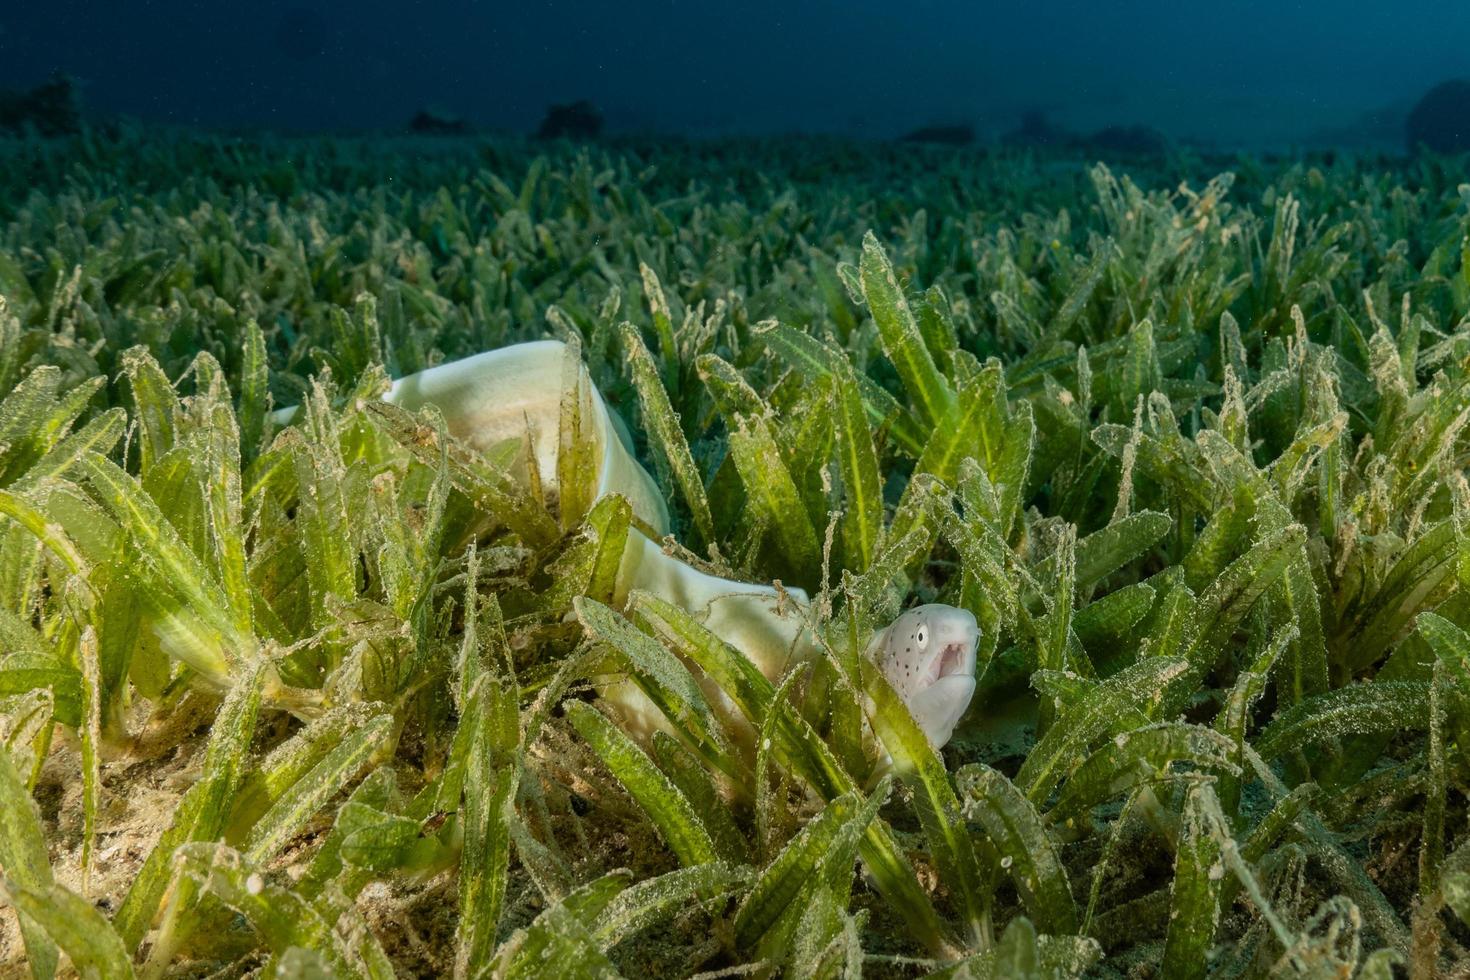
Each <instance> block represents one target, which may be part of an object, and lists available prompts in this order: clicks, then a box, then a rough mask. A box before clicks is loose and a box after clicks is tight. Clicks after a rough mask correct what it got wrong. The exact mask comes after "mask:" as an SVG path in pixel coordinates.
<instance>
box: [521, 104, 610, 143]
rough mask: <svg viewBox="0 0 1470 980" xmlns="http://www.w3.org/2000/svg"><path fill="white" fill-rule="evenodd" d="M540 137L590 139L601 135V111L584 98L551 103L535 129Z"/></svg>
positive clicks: (545, 138) (548, 138)
mask: <svg viewBox="0 0 1470 980" xmlns="http://www.w3.org/2000/svg"><path fill="white" fill-rule="evenodd" d="M536 135H537V137H539V138H540V139H544V140H554V139H572V140H591V139H596V138H597V137H598V136H600V135H602V113H601V112H600V111H598V108H597V106H595V105H593V104H592V103H591V102H588V101H587V100H586V99H579V100H578V101H576V102H569V103H567V104H565V105H553V106H551V107H550V108H548V109H547V110H546V116H545V118H543V119H542V120H541V126H540V128H539V129H537V130H536Z"/></svg>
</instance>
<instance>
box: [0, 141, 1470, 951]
mask: <svg viewBox="0 0 1470 980" xmlns="http://www.w3.org/2000/svg"><path fill="white" fill-rule="evenodd" d="M1464 173H1465V171H1464V170H1463V168H1462V167H1457V165H1456V163H1455V161H1452V160H1437V159H1434V158H1423V159H1420V160H1418V161H1415V162H1406V161H1374V160H1362V159H1352V158H1348V157H1344V156H1339V157H1337V158H1335V159H1327V158H1323V159H1320V160H1317V161H1315V162H1314V161H1303V160H1286V161H1272V160H1260V159H1249V158H1238V159H1237V158H1228V159H1227V158H1220V159H1203V158H1200V157H1197V156H1191V155H1188V154H1182V155H1179V156H1176V157H1172V158H1170V159H1169V160H1167V161H1153V162H1148V161H1140V162H1137V163H1135V164H1132V165H1126V166H1125V165H1116V166H1114V167H1112V168H1109V167H1106V166H1102V165H1094V164H1090V163H1088V162H1087V161H1080V160H1071V159H1066V158H1061V157H1044V156H1035V155H1024V154H1015V153H1009V152H1001V151H990V152H986V151H981V150H955V149H948V148H932V147H929V148H926V147H918V146H884V145H858V144H851V143H843V142H824V141H819V140H796V139H792V140H773V141H766V142H760V141H750V142H743V143H711V144H699V143H678V142H673V143H667V144H658V143H652V142H637V141H632V142H610V143H605V144H601V145H598V146H593V147H577V146H573V145H570V144H561V143H540V144H532V143H526V142H520V141H515V140H489V139H483V140H482V139H453V140H439V141H434V140H425V141H423V142H413V141H406V140H405V141H389V142H384V141H381V140H375V141H366V140H364V141H354V140H351V139H335V140H327V139H297V140H287V139H275V138H270V139H266V138H249V139H246V138H227V137H223V136H210V135H201V134H197V133H194V134H191V133H185V132H155V131H151V130H150V131H123V132H121V133H118V134H113V135H110V136H105V137H104V136H101V135H96V134H93V135H87V136H83V137H79V138H76V139H74V140H58V141H39V140H16V141H10V142H4V143H0V296H3V298H4V306H3V308H0V975H4V976H16V977H20V976H34V977H38V978H46V977H51V976H53V975H76V974H80V975H82V976H88V977H91V976H96V977H105V978H117V977H134V976H138V977H147V978H161V977H206V976H218V977H230V976H240V975H252V976H281V977H301V978H304V977H322V976H340V977H371V978H378V977H387V976H392V975H401V976H439V975H456V976H460V977H476V976H516V977H529V976H557V977H560V976H587V977H592V976H598V977H601V976H613V975H616V974H623V975H628V976H634V977H638V976H687V975H695V974H702V975H705V976H747V975H751V976H762V975H775V974H780V975H785V976H793V977H837V976H842V977H856V976H860V975H867V976H875V977H890V976H891V977H919V976H936V977H976V978H986V977H1006V978H1012V977H1016V978H1019V977H1027V978H1030V977H1035V978H1042V977H1046V978H1051V977H1073V976H1099V977H1137V978H1150V977H1167V978H1191V977H1203V976H1211V977H1226V978H1236V977H1240V978H1245V977H1314V978H1326V977H1362V978H1375V980H1386V978H1390V977H1405V976H1407V977H1414V978H1429V977H1435V976H1463V975H1466V973H1467V972H1470V954H1467V948H1470V925H1467V923H1470V846H1466V845H1465V843H1464V842H1465V841H1466V839H1467V836H1470V825H1467V824H1470V821H1467V796H1466V793H1467V787H1470V759H1467V755H1466V749H1467V748H1470V633H1467V630H1470V482H1467V480H1466V476H1465V468H1466V465H1467V460H1470V457H1467V454H1470V432H1467V430H1466V422H1467V420H1470V238H1467V235H1470V184H1462V183H1461V181H1462V180H1464V179H1465V177H1464ZM547 337H551V338H558V339H561V340H564V341H567V342H568V343H573V344H575V345H576V347H577V348H578V349H579V350H580V352H581V355H582V357H583V358H584V359H585V361H586V363H587V365H588V367H589V369H590V371H591V374H592V377H593V378H594V380H595V381H596V383H597V385H598V387H599V388H600V389H601V391H602V392H603V393H604V395H605V397H606V399H607V401H608V403H609V404H610V405H611V406H613V408H614V409H615V410H616V411H617V412H618V413H619V414H620V415H621V416H622V417H623V418H624V419H625V420H626V421H627V422H628V423H629V429H630V431H631V432H632V433H633V435H634V438H635V441H636V443H637V447H636V448H637V451H638V455H639V456H640V458H641V459H642V460H643V462H644V463H645V465H646V466H648V467H649V469H650V470H651V471H652V472H653V473H654V474H655V475H656V478H657V480H658V482H659V485H660V487H661V488H662V490H663V492H664V494H665V495H666V497H667V499H668V501H669V503H670V506H671V508H672V510H673V513H674V523H675V526H676V530H677V534H676V538H677V541H676V542H675V541H671V542H670V543H669V545H668V547H670V548H674V549H678V550H679V553H680V554H682V555H684V556H685V557H686V558H687V560H689V561H691V562H693V563H696V564H698V565H699V566H700V567H704V568H708V569H710V570H712V571H714V572H716V573H718V574H721V575H724V576H727V577H732V578H742V579H747V580H750V581H766V582H769V581H771V580H773V579H780V580H781V581H782V582H783V583H785V584H787V585H797V586H801V587H802V588H804V589H806V590H808V591H809V592H810V594H811V595H812V596H813V599H814V601H813V603H812V604H811V607H810V616H811V624H810V625H811V627H812V629H813V631H814V633H815V635H817V636H818V637H819V638H820V639H821V641H822V643H821V646H822V649H823V654H822V655H821V656H820V657H818V658H817V659H816V660H815V661H814V662H811V663H807V664H804V665H801V666H800V667H799V668H797V669H794V670H793V671H791V672H790V673H789V674H788V675H787V676H786V677H784V678H782V679H780V680H779V681H777V682H775V683H771V682H768V681H767V680H766V679H765V678H764V677H763V676H761V675H760V674H759V673H758V672H755V671H753V670H752V669H751V668H750V666H749V664H748V663H746V662H744V661H743V660H742V658H741V657H740V656H739V654H738V653H736V652H734V651H733V650H732V649H731V648H730V647H729V646H727V645H726V644H725V643H724V642H723V641H722V639H721V638H720V637H718V636H715V635H712V634H711V633H710V632H708V631H707V630H705V629H704V628H703V627H702V626H701V624H700V623H699V622H698V621H697V620H696V619H695V618H693V617H691V616H689V615H688V614H687V613H686V612H685V611H683V610H680V609H678V608H676V607H673V606H670V605H668V604H662V605H661V604H659V603H657V602H655V601H652V600H648V599H646V597H639V596H636V595H635V597H634V598H633V600H632V601H630V602H629V603H628V604H627V605H626V606H623V605H621V604H620V603H617V602H615V601H614V599H613V585H612V580H611V575H612V573H613V571H615V569H616V567H617V559H618V556H619V554H620V553H621V549H622V547H623V544H624V542H625V541H626V540H627V538H628V533H629V520H630V518H629V516H628V510H627V508H626V506H619V504H620V499H619V498H608V499H607V500H605V501H601V502H599V503H598V505H597V506H593V507H591V508H590V509H585V508H584V510H585V515H584V514H581V513H577V512H575V511H574V510H573V509H571V508H565V509H563V508H561V507H559V506H557V505H556V504H557V501H554V500H553V501H548V497H547V495H546V494H545V493H543V492H542V490H541V488H540V487H538V486H537V485H536V484H535V482H534V481H533V482H531V483H530V484H529V485H528V484H527V483H526V482H525V481H517V480H515V479H513V478H512V473H513V470H514V469H515V467H516V466H517V465H518V457H520V456H521V454H522V450H523V447H522V446H521V445H518V444H510V445H508V446H507V447H505V452H503V453H498V454H495V453H492V454H488V455H480V454H477V453H474V452H472V451H469V450H467V449H466V448H465V447H464V446H463V445H460V444H459V443H457V442H456V441H455V440H454V439H453V438H451V437H450V436H449V435H448V434H447V432H446V429H445V426H444V421H443V419H442V417H440V416H438V415H436V414H435V413H433V412H432V411H431V412H426V413H419V414H410V413H407V412H405V411H402V410H394V409H392V407H391V406H387V405H385V404H383V403H381V402H379V401H378V400H377V399H376V397H375V396H376V395H378V394H379V393H380V392H381V391H382V390H383V389H384V388H385V386H386V384H387V381H388V379H389V378H390V377H396V376H400V375H403V374H406V373H409V372H412V371H416V370H420V369H422V368H425V367H428V366H430V365H433V364H436V363H440V362H442V361H445V360H448V359H452V358H456V357H461V356H464V355H467V354H471V353H475V352H478V351H482V350H488V349H491V348H495V347H500V346H503V345H506V344H511V343H515V342H519V341H524V340H530V339H537V338H547ZM294 404H301V405H304V406H305V409H306V410H305V412H304V413H302V414H303V415H304V420H303V421H301V422H299V423H298V424H295V425H292V426H289V427H284V428H283V427H282V426H280V425H279V424H277V423H276V422H275V421H274V419H273V416H272V414H271V412H272V409H273V408H279V407H282V406H286V405H294ZM564 421H565V420H564ZM561 437H562V438H563V440H564V445H566V446H569V447H570V448H572V449H575V445H574V443H575V440H576V438H577V426H576V425H575V420H572V421H571V422H568V423H567V424H565V425H564V426H563V431H562V433H561ZM567 458H571V459H575V458H577V456H576V453H575V452H571V453H568V454H567ZM520 462H521V463H523V462H524V460H523V459H522V460H521V461H520ZM575 477H576V474H574V473H570V472H569V473H568V474H567V482H569V483H570V482H573V481H575ZM565 497H566V493H565V492H564V493H563V499H565ZM920 602H947V603H950V604H952V605H957V606H961V607H964V608H966V609H968V610H970V611H971V612H973V613H974V614H975V616H976V618H977V620H978V622H979V624H980V627H981V640H980V647H979V657H978V660H979V667H978V672H979V674H980V680H979V686H978V689H977V692H976V695H975V698H974V701H973V703H972V705H971V708H970V711H969V713H968V715H967V717H966V719H965V721H964V722H963V723H962V724H961V726H960V728H959V730H958V732H957V733H956V736H955V738H954V739H953V740H952V741H951V742H949V743H948V744H947V745H946V746H944V748H943V749H942V751H938V752H936V751H935V750H934V749H932V748H931V747H930V745H929V743H928V742H927V741H926V740H925V739H924V738H923V736H922V734H920V733H919V732H918V730H917V729H916V728H915V726H914V724H913V722H912V720H911V719H909V718H908V717H907V713H906V712H905V711H904V710H903V708H902V705H901V704H899V705H898V706H897V710H896V711H895V702H894V700H893V698H892V696H891V692H889V696H883V695H884V692H883V691H881V690H877V689H876V687H877V686H882V687H884V688H886V683H887V682H886V681H884V680H883V679H882V677H881V676H880V675H877V674H875V673H874V671H872V670H871V669H866V668H864V666H863V664H862V663H861V662H860V658H858V657H855V656H854V655H853V653H854V651H858V650H861V649H862V646H863V643H864V641H865V638H866V637H867V636H869V635H871V633H872V632H873V630H874V629H875V628H878V627H881V626H882V625H883V624H885V623H887V622H889V621H891V620H892V619H893V617H894V616H895V615H896V614H897V613H898V612H899V611H900V610H901V609H903V608H905V607H906V606H909V605H912V604H915V603H920ZM692 671H697V672H700V673H702V674H703V675H706V676H707V677H708V678H709V679H710V680H711V681H712V682H713V683H714V684H715V685H717V686H718V688H719V689H720V691H721V692H723V695H724V696H725V697H727V698H728V699H729V700H730V701H731V702H732V703H733V704H734V705H735V706H736V707H737V708H738V709H739V711H740V712H742V713H743V714H744V715H745V716H746V717H747V718H748V719H749V722H750V724H751V726H753V728H754V729H755V731H756V732H757V737H756V738H755V739H754V740H753V743H751V744H738V739H737V738H736V737H735V736H734V735H731V734H728V733H726V732H724V731H722V730H721V728H720V726H719V724H718V723H717V721H716V719H717V718H718V716H717V715H715V714H713V713H712V712H711V710H710V707H709V704H708V703H707V702H706V694H705V693H704V692H705V689H704V688H702V687H701V686H700V685H699V684H698V683H695V682H694V680H693V674H692V673H691V672H692ZM610 675H617V676H622V675H626V676H628V677H630V678H632V679H633V680H634V681H635V682H636V683H638V684H639V685H640V686H641V687H643V688H644V689H645V690H646V691H648V692H650V695H651V696H652V697H653V698H654V700H655V702H657V703H658V704H659V706H660V707H661V708H663V709H664V710H665V711H666V713H667V715H668V719H669V726H670V732H660V733H658V734H656V735H654V736H653V737H652V738H651V739H643V738H634V737H632V736H630V735H629V734H628V733H627V732H625V731H624V730H623V729H622V728H621V727H619V725H618V724H617V723H616V722H615V720H614V719H613V717H612V716H611V715H609V714H608V713H606V712H605V711H604V710H601V709H600V707H599V699H598V697H597V696H596V683H597V678H599V677H606V676H610Z"/></svg>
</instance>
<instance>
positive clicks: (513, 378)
mask: <svg viewBox="0 0 1470 980" xmlns="http://www.w3.org/2000/svg"><path fill="white" fill-rule="evenodd" d="M569 358H570V355H569V352H568V348H567V347H566V345H565V344H563V343H562V342H560V341H555V340H543V341H534V342H532V343H525V344H516V345H513V346H510V347H503V348H500V349H498V350H493V351H487V352H485V353H483V354H476V355H474V356H472V357H467V358H464V359H462V360H458V361H452V362H450V363H447V364H441V365H439V366H437V367H433V368H429V369H428V370H425V371H420V372H418V373H417V374H412V375H408V376H407V377H404V378H400V379H398V380H397V381H394V382H393V385H392V387H391V388H390V389H389V390H388V391H387V392H386V393H385V394H384V395H383V399H384V400H385V401H388V402H391V403H393V404H396V405H399V406H401V407H403V408H407V409H417V408H420V407H422V406H424V405H427V404H433V405H435V406H437V407H438V408H439V410H440V411H441V412H442V413H443V415H444V419H445V422H446V424H447V426H448V428H449V432H450V434H451V435H453V436H455V437H456V438H457V439H459V440H460V441H462V442H464V443H465V444H467V445H469V446H470V447H472V448H475V449H478V450H480V451H482V452H483V451H487V450H489V449H490V448H491V447H492V446H495V445H497V444H499V443H503V442H504V441H505V440H507V439H520V438H522V437H524V435H525V433H526V432H527V430H528V429H529V431H530V434H531V455H532V456H533V457H534V464H535V466H536V470H537V474H538V475H539V477H540V484H541V487H542V489H543V491H544V492H545V494H546V496H547V498H548V499H549V500H551V501H553V502H555V501H556V499H557V496H556V489H557V471H556V464H557V452H558V446H559V423H560V414H561V402H562V393H563V392H564V391H565V390H566V388H567V386H568V385H570V384H576V386H577V396H578V399H579V402H580V416H581V418H582V419H583V420H584V422H585V423H586V427H587V429H589V430H590V434H591V436H592V437H593V438H594V439H595V440H596V443H597V445H596V453H595V458H597V459H598V460H599V468H598V480H597V489H596V495H595V496H596V498H601V497H603V496H605V495H607V494H610V493H617V494H622V495H623V496H624V497H625V498H626V499H627V500H628V502H629V504H630V505H631V507H632V511H633V514H634V516H635V517H637V518H638V519H639V520H640V521H641V522H642V523H643V525H644V526H646V527H647V528H648V529H649V530H651V531H653V532H654V534H655V535H656V536H657V538H659V539H662V538H663V537H664V536H665V535H667V534H668V533H669V529H670V524H669V512H668V508H667V505H666V504H665V502H664V495H663V493H662V492H661V491H660V490H659V488H658V485H657V484H656V483H655V482H654V480H653V478H652V477H651V476H650V475H649V474H648V471H647V470H645V469H644V468H643V466H642V464H640V463H639V462H638V460H637V458H636V457H635V456H634V455H633V450H632V444H631V443H632V440H631V439H630V438H629V435H628V432H627V429H626V428H625V427H624V426H623V424H622V420H621V419H620V418H619V417H618V416H617V415H616V413H614V412H612V411H611V410H609V409H608V407H607V404H606V403H605V402H604V401H603V399H602V395H601V393H600V392H599V391H598V390H597V387H596V385H594V384H593V383H592V379H591V376H590V375H589V374H588V372H587V367H586V365H585V364H582V363H580V362H575V363H573V362H572V361H570V359H569ZM294 412H295V409H294V408H288V409H282V410H281V411H279V412H277V413H276V418H277V420H278V421H280V422H282V423H285V422H289V421H290V420H291V417H292V415H293V414H294ZM527 475H529V474H527ZM634 590H642V591H646V592H651V593H653V594H654V595H657V596H659V597H660V598H662V599H664V600H666V601H668V602H670V603H672V604H675V605H678V606H680V607H682V608H683V609H685V610H687V611H688V612H690V613H691V614H693V615H694V616H695V617H696V618H697V619H699V620H700V621H701V622H702V623H703V625H704V626H705V627H706V628H707V629H709V630H710V631H711V632H713V633H714V634H715V635H716V636H719V637H720V638H721V639H723V640H724V641H725V642H726V643H728V644H730V645H731V646H733V647H735V648H736V649H737V650H739V651H740V652H741V653H743V654H744V655H745V656H746V657H748V658H749V659H750V660H751V662H752V663H754V664H755V665H756V666H757V667H759V668H760V671H761V673H763V674H764V675H765V676H766V677H767V678H769V679H770V680H772V681H778V680H779V679H780V678H781V677H782V676H783V675H784V674H785V673H786V672H787V670H789V669H790V668H791V667H792V666H794V665H796V664H799V663H803V662H807V661H809V660H812V659H814V658H815V657H817V655H818V651H817V648H816V644H815V643H814V641H813V639H812V636H811V633H810V631H809V629H808V626H807V620H808V606H809V603H810V600H809V598H808V596H807V594H806V593H805V592H804V591H802V590H801V589H798V588H783V589H780V590H778V589H776V588H774V587H772V586H769V585H757V584H753V583H748V582H737V581H733V580H730V579H725V578H719V577H717V576H714V575H709V574H707V573H705V572H701V571H699V570H698V569H696V568H694V567H692V566H690V565H688V564H686V563H685V562H682V561H680V560H679V559H677V558H675V557H673V556H672V555H669V554H666V553H665V552H664V550H663V548H662V547H661V545H660V544H659V543H658V541H657V540H655V539H654V538H650V537H649V536H648V535H646V534H644V533H643V532H642V531H639V530H638V529H637V528H633V529H631V530H630V531H629V534H628V544H627V547H626V548H625V549H624V552H623V558H622V563H621V565H620V566H619V569H618V583H617V601H618V602H619V603H622V602H625V601H626V599H627V597H628V595H629V594H630V593H631V592H633V591H634ZM978 639H979V629H978V627H977V626H976V623H975V617H974V616H973V615H971V614H970V613H969V612H967V611H965V610H963V609H957V608H955V607H953V606H944V605H927V606H919V607H917V608H915V609H911V610H909V611H908V612H905V613H904V614H903V615H901V616H900V617H899V618H898V619H897V620H895V621H894V622H893V624H892V625H890V626H888V627H887V628H886V629H883V630H880V631H879V632H878V633H876V634H875V635H874V636H873V638H872V640H871V641H870V642H869V644H868V648H867V655H868V656H870V657H874V658H875V659H876V662H877V663H878V664H879V666H880V667H881V668H882V670H883V672H884V674H885V676H887V678H888V680H889V682H890V683H891V684H892V685H893V687H894V689H895V690H896V691H897V692H898V694H899V696H900V697H901V698H902V699H903V700H904V702H905V703H906V704H907V705H908V708H909V711H910V712H911V713H912V714H913V716H914V718H915V720H916V721H917V722H918V723H919V726H920V727H921V728H922V729H923V730H924V733H925V734H926V735H927V736H928V737H929V740H930V741H931V742H932V743H933V744H934V745H935V746H936V747H939V746H942V745H944V744H945V742H947V741H948V740H949V738H950V736H951V734H952V733H953V732H954V727H955V725H956V724H957V723H958V722H959V720H960V717H961V716H962V715H963V714H964V712H965V709H966V707H968V706H969V703H970V698H971V696H972V695H973V694H974V692H975V648H976V644H977V641H978ZM700 683H701V686H702V687H703V689H704V691H705V694H706V697H707V698H708V699H709V700H710V701H711V704H712V706H714V707H715V708H716V709H717V710H719V711H720V712H721V714H723V715H725V716H726V717H727V719H728V720H729V721H730V723H731V724H732V725H734V726H735V727H738V728H744V727H748V724H747V723H746V722H745V719H744V718H743V716H741V715H740V713H739V711H738V710H737V709H736V708H735V706H734V705H733V704H731V703H730V701H729V700H728V698H726V697H725V695H724V693H723V692H722V691H721V690H720V689H719V688H718V687H717V686H716V685H715V684H714V682H713V681H710V680H709V679H708V678H703V677H701V678H700ZM600 693H601V695H602V697H603V698H604V699H605V700H607V701H609V702H611V703H612V704H613V705H614V707H615V708H616V710H617V712H618V713H619V714H620V715H621V716H622V719H623V721H624V724H625V725H626V726H627V727H628V728H629V729H630V730H631V731H633V732H634V733H635V734H639V735H642V736H645V737H646V736H647V735H649V734H651V733H652V731H653V730H654V729H660V728H661V729H664V730H666V731H667V730H668V724H667V720H666V719H665V718H664V716H663V713H662V712H661V711H660V710H659V709H658V708H657V707H656V706H655V705H654V704H653V703H652V702H651V701H649V699H648V698H647V697H646V696H645V695H644V694H643V692H642V691H641V690H640V689H639V688H638V687H637V686H636V685H635V684H634V683H632V682H631V681H629V680H627V679H609V680H606V681H605V682H604V683H603V684H602V685H601V686H600Z"/></svg>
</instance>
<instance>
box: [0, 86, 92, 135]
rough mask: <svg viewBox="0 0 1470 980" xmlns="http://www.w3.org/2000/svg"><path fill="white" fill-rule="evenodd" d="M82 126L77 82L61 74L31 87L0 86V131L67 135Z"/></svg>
mask: <svg viewBox="0 0 1470 980" xmlns="http://www.w3.org/2000/svg"><path fill="white" fill-rule="evenodd" d="M81 127H82V110H81V101H80V99H79V98H78V97H77V90H76V85H75V83H73V82H72V80H71V79H70V78H67V77H66V76H64V75H58V76H57V77H55V78H53V79H52V80H51V81H49V82H46V83H45V84H44V85H37V86H36V87H35V88H32V89H21V90H12V89H0V130H9V131H11V132H17V133H24V132H27V131H31V132H35V133H36V134H38V135H40V136H66V135H68V134H70V133H75V132H77V131H79V130H80V129H81Z"/></svg>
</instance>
